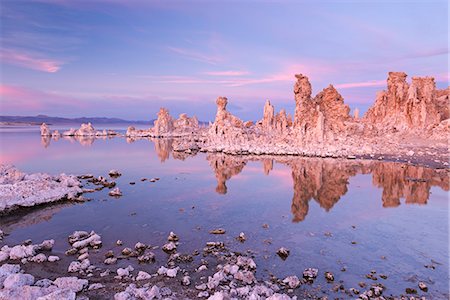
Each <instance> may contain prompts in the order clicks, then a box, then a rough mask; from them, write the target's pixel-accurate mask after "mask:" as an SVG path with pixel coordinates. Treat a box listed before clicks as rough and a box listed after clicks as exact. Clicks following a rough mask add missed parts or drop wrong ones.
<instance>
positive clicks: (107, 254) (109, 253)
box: [105, 250, 114, 258]
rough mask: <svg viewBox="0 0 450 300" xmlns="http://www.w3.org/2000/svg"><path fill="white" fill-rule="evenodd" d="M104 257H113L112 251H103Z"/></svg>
mask: <svg viewBox="0 0 450 300" xmlns="http://www.w3.org/2000/svg"><path fill="white" fill-rule="evenodd" d="M105 257H106V258H111V257H114V252H113V251H112V250H109V251H107V252H106V253H105Z"/></svg>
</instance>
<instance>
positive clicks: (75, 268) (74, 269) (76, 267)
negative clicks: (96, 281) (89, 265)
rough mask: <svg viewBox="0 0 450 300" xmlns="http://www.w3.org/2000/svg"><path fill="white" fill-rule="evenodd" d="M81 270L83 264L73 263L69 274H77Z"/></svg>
mask: <svg viewBox="0 0 450 300" xmlns="http://www.w3.org/2000/svg"><path fill="white" fill-rule="evenodd" d="M80 270H81V263H80V262H79V261H73V262H71V263H70V265H69V268H68V269H67V272H69V273H76V272H79V271H80Z"/></svg>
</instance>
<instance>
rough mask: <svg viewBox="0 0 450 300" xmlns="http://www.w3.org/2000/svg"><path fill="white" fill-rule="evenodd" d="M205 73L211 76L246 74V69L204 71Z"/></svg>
mask: <svg viewBox="0 0 450 300" xmlns="http://www.w3.org/2000/svg"><path fill="white" fill-rule="evenodd" d="M204 74H206V75H211V76H244V75H248V74H249V72H247V71H217V72H205V73H204Z"/></svg>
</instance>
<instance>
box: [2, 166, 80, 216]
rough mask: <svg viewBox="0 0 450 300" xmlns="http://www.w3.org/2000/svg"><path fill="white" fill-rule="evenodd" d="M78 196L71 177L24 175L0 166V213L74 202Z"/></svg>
mask: <svg viewBox="0 0 450 300" xmlns="http://www.w3.org/2000/svg"><path fill="white" fill-rule="evenodd" d="M81 193H82V189H81V183H80V182H79V181H78V179H77V178H76V177H75V176H73V175H66V174H64V173H63V174H60V175H58V176H51V175H49V174H44V173H35V174H25V173H22V172H20V171H19V170H18V169H17V168H15V167H13V166H10V165H0V213H3V212H6V211H10V210H13V209H15V208H18V207H30V206H35V205H39V204H44V203H50V202H55V201H59V200H63V199H66V200H75V199H77V198H78V195H79V194H81Z"/></svg>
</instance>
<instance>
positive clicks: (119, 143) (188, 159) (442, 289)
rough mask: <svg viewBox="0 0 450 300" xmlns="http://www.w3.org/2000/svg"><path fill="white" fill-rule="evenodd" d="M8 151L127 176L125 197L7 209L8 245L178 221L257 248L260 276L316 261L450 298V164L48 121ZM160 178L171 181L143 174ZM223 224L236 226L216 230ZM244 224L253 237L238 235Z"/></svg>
mask: <svg viewBox="0 0 450 300" xmlns="http://www.w3.org/2000/svg"><path fill="white" fill-rule="evenodd" d="M52 129H54V128H52ZM0 152H1V162H2V163H10V164H14V165H15V166H17V167H18V168H19V169H20V170H22V171H24V172H46V173H51V174H59V173H63V172H64V173H68V174H76V175H81V174H94V175H96V176H99V175H103V176H106V175H107V173H108V171H109V170H111V169H117V170H119V171H120V172H121V173H122V174H123V175H122V176H121V177H119V178H118V179H116V180H115V181H116V182H117V186H119V187H120V189H121V190H122V192H123V196H122V197H120V198H118V199H115V198H112V197H109V196H108V190H107V189H105V190H103V191H100V192H96V193H92V194H85V197H88V198H91V199H92V200H91V201H89V202H85V203H77V204H72V203H64V204H58V205H52V206H45V207H40V208H36V209H32V210H27V211H26V212H18V213H15V214H14V215H10V216H3V217H0V218H1V219H0V229H2V230H4V231H5V232H7V233H9V234H10V235H9V236H7V237H6V238H5V239H4V241H3V242H2V243H0V245H3V244H9V245H12V244H15V243H19V242H21V241H23V240H26V239H29V238H31V239H32V240H33V241H34V242H41V241H42V240H44V239H48V238H53V239H55V240H56V244H55V248H54V251H56V252H57V253H61V254H62V253H63V252H64V251H65V250H67V249H68V244H67V236H68V235H69V234H71V233H72V232H73V231H75V230H94V231H96V232H97V233H99V234H101V236H102V240H103V245H104V246H103V248H104V249H105V250H106V249H109V248H108V247H110V248H111V247H112V246H111V245H113V244H114V243H115V241H116V240H117V239H121V240H123V241H124V246H132V245H134V243H136V242H137V241H141V242H144V243H148V244H152V245H163V244H164V243H165V241H166V238H167V235H168V233H169V232H170V231H174V232H176V233H177V234H178V235H179V236H180V242H181V243H180V246H179V248H178V249H179V251H181V252H192V251H193V250H195V249H199V250H201V249H202V248H203V247H204V245H205V242H207V241H215V240H216V241H225V242H226V243H227V245H228V246H229V248H231V249H234V250H236V251H247V250H251V251H253V252H254V254H255V262H256V263H257V265H258V271H257V277H258V278H268V276H269V274H274V275H276V276H278V277H280V278H284V277H285V276H288V275H297V276H299V277H300V276H301V273H302V271H303V269H305V268H308V267H315V268H318V269H319V274H320V275H319V277H318V279H317V280H316V281H315V283H314V284H313V285H312V286H311V289H314V288H317V289H318V290H322V291H324V292H325V293H326V294H330V289H331V287H332V286H333V284H328V283H326V280H325V279H324V278H323V273H324V272H325V271H331V272H333V273H334V275H335V278H336V279H335V282H339V281H342V283H343V284H344V285H345V287H346V288H349V287H355V288H359V287H358V283H359V282H361V281H363V282H366V283H367V284H370V283H375V281H372V280H370V279H367V278H366V274H368V273H370V272H371V271H372V270H375V271H376V275H377V276H378V275H379V274H385V275H387V279H382V278H379V277H378V280H377V281H376V282H378V283H382V284H383V285H385V286H386V291H385V292H384V295H391V294H393V295H399V294H405V289H406V288H409V287H411V288H415V289H417V290H418V293H419V295H425V296H427V298H432V299H448V297H449V280H450V278H449V199H448V190H449V177H448V174H449V173H448V170H433V169H427V168H424V167H416V166H409V165H402V164H398V163H392V162H378V161H360V160H338V159H318V158H300V157H282V156H279V157H275V156H273V157H259V158H258V157H242V156H241V157H240V156H228V155H223V154H205V153H199V154H197V155H195V156H189V155H187V154H181V153H175V154H173V153H172V151H171V141H170V140H166V139H157V140H149V139H144V140H137V141H134V142H132V141H130V140H128V141H127V139H126V138H122V137H116V138H111V139H109V138H106V139H95V140H94V139H80V140H75V139H65V138H61V139H59V140H58V141H55V140H52V139H43V140H41V137H40V135H39V129H38V128H36V127H28V128H20V129H10V128H9V129H4V128H3V129H2V130H1V131H0ZM154 177H158V178H160V180H159V181H157V182H149V181H141V178H154ZM130 182H135V183H136V184H135V185H130V184H129V183H130ZM263 224H267V225H268V228H263ZM264 227H267V226H264ZM215 228H224V229H225V230H226V234H225V235H221V236H216V235H211V234H209V231H210V230H211V229H215ZM240 232H244V233H245V235H246V236H247V241H246V242H245V243H240V242H238V241H236V239H235V237H236V236H238V235H239V233H240ZM108 245H110V246H108ZM280 247H286V248H288V249H290V251H291V254H290V256H289V257H288V258H287V260H285V261H283V260H281V259H280V258H279V257H278V256H277V255H276V251H277V249H278V248H280ZM158 255H161V256H162V255H164V254H163V253H162V252H161V253H159V252H158V253H157V256H158ZM62 256H63V254H62ZM163 261H164V259H161V260H160V261H159V262H157V264H155V268H156V267H157V266H160V265H161V264H162V263H163ZM158 263H159V264H158ZM419 281H423V282H425V283H426V284H427V285H428V288H429V291H428V292H427V293H424V292H422V291H420V290H419V289H418V287H417V283H418V282H419ZM361 290H363V289H361ZM335 296H336V297H343V298H345V294H342V293H341V294H339V293H336V295H335Z"/></svg>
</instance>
